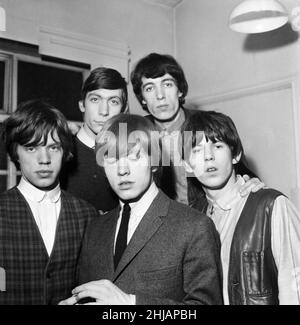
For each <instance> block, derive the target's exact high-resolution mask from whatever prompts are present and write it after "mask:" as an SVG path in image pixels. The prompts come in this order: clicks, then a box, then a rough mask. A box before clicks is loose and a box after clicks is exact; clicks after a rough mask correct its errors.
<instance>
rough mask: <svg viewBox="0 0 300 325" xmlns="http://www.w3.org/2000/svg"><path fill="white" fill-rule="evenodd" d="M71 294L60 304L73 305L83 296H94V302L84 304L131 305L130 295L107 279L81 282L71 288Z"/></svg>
mask: <svg viewBox="0 0 300 325" xmlns="http://www.w3.org/2000/svg"><path fill="white" fill-rule="evenodd" d="M72 294H73V296H72V297H70V298H68V299H66V300H63V301H61V302H60V303H59V304H60V305H74V304H77V303H78V302H79V301H80V300H81V299H83V298H87V297H90V298H94V299H95V300H96V302H91V303H87V304H85V305H132V304H133V299H132V296H131V295H129V294H127V293H125V292H123V291H122V290H121V289H119V288H118V287H117V286H116V285H114V284H113V283H112V282H111V281H109V280H98V281H92V282H88V283H85V284H82V285H80V286H78V287H76V288H75V289H74V290H72Z"/></svg>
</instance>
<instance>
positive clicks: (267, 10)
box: [229, 0, 288, 34]
mask: <svg viewBox="0 0 300 325" xmlns="http://www.w3.org/2000/svg"><path fill="white" fill-rule="evenodd" d="M287 21H288V14H287V11H286V9H285V8H284V6H283V5H282V4H281V3H280V2H279V1H277V0H245V1H243V2H242V3H241V4H239V5H238V6H237V7H236V8H235V9H234V10H233V11H232V13H231V15H230V18H229V26H230V28H231V29H232V30H234V31H236V32H239V33H246V34H253V33H264V32H268V31H270V30H273V29H276V28H279V27H281V26H282V25H284V24H285V23H286V22H287Z"/></svg>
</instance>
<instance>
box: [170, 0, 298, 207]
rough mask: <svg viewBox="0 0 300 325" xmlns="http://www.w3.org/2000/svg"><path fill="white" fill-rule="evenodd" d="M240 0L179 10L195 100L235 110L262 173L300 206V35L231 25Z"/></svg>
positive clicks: (290, 2)
mask: <svg viewBox="0 0 300 325" xmlns="http://www.w3.org/2000/svg"><path fill="white" fill-rule="evenodd" d="M240 2H241V0H226V1H224V0H213V1H212V0H201V1H199V0H186V1H183V2H182V3H181V4H180V5H179V6H178V8H177V9H176V16H175V17H176V43H177V44H176V57H177V59H178V61H179V62H180V63H181V64H182V66H183V68H184V70H185V72H186V76H187V79H188V81H189V86H190V91H189V98H188V103H189V104H190V105H191V106H193V107H200V106H202V107H204V109H216V110H218V111H222V112H224V113H226V114H228V115H230V116H232V118H233V119H234V122H235V123H236V125H237V127H238V129H239V131H240V134H241V137H242V139H243V143H244V146H245V148H246V153H247V151H248V156H250V160H251V163H252V166H253V167H254V168H255V170H256V172H258V173H259V174H260V176H261V178H262V179H263V180H264V181H265V182H266V184H267V185H268V186H270V187H275V188H277V189H279V190H281V191H283V192H284V193H285V194H287V195H288V196H290V197H291V198H292V200H293V201H294V202H295V203H296V204H297V205H298V208H300V195H299V193H300V177H299V171H300V129H299V125H300V114H299V111H300V105H299V93H300V92H299V54H300V50H299V46H300V41H299V40H298V38H299V35H298V33H296V32H294V31H293V30H292V29H291V28H290V26H288V25H286V26H285V27H283V28H281V29H278V30H275V31H272V32H269V33H263V34H256V35H245V34H239V33H236V32H233V31H231V30H230V29H229V27H228V18H229V15H230V12H231V10H232V9H233V8H234V7H235V6H236V5H238V4H239V3H240ZM281 2H282V3H284V4H285V5H286V6H287V8H288V10H291V8H293V7H294V6H300V1H298V0H281Z"/></svg>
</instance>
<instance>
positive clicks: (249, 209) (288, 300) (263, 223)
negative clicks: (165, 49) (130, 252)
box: [183, 111, 300, 305]
mask: <svg viewBox="0 0 300 325" xmlns="http://www.w3.org/2000/svg"><path fill="white" fill-rule="evenodd" d="M183 131H186V132H189V133H190V134H192V136H191V137H190V139H189V142H188V143H187V144H186V146H185V149H186V157H185V161H186V169H187V171H188V172H192V173H194V175H195V179H196V180H197V181H198V182H199V185H201V186H202V187H203V189H204V191H205V194H206V199H207V202H206V204H205V202H204V201H203V200H200V201H198V202H195V204H194V208H197V209H199V210H200V211H203V212H205V213H206V214H207V215H208V216H209V217H210V218H211V219H212V220H213V222H214V224H215V226H216V228H217V230H218V232H219V234H220V239H221V260H222V267H223V277H224V281H223V296H224V302H225V304H230V305H278V304H281V305H290V304H292V305H299V304H300V279H299V269H300V250H299V247H300V215H299V212H298V211H297V210H296V208H295V207H294V205H293V204H292V202H291V201H290V200H289V199H288V198H287V197H286V196H284V195H283V194H282V193H280V192H279V191H276V190H274V189H261V190H260V191H258V192H256V193H250V194H248V195H247V196H245V197H241V196H240V195H239V192H240V189H241V188H242V186H243V185H244V183H245V182H244V180H243V178H242V177H241V176H240V175H237V174H236V166H237V165H238V164H239V161H240V160H241V158H242V156H243V154H244V152H243V146H242V143H241V140H240V137H239V135H238V132H237V130H236V127H235V125H234V123H233V122H232V120H231V119H230V117H228V116H226V115H224V114H222V113H218V112H214V111H206V112H200V111H199V112H197V113H195V114H194V115H193V118H189V119H188V120H187V122H186V124H185V125H184V129H183Z"/></svg>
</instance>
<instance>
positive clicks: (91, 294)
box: [61, 114, 222, 305]
mask: <svg viewBox="0 0 300 325" xmlns="http://www.w3.org/2000/svg"><path fill="white" fill-rule="evenodd" d="M124 126H125V127H124ZM122 127H124V129H123V128H122ZM96 142H97V146H96V159H97V163H98V164H99V165H101V166H104V170H105V174H106V176H107V179H108V181H109V183H110V185H111V187H112V188H113V190H114V191H115V193H116V194H117V195H118V197H119V200H120V205H119V207H117V208H116V209H114V210H112V211H110V212H109V213H107V215H105V216H103V217H101V218H99V219H98V221H96V220H95V222H92V223H91V224H90V226H89V228H88V230H87V232H86V236H85V239H84V245H83V248H82V253H81V259H80V264H79V283H80V285H79V286H77V287H76V288H74V289H73V291H72V293H73V296H72V297H70V298H68V299H66V300H64V301H62V302H61V304H66V305H72V304H78V303H84V302H85V303H86V302H87V300H86V299H87V298H89V299H90V300H89V302H87V303H89V304H99V305H134V304H136V305H177V304H184V305H190V304H191V305H206V304H222V293H221V281H222V279H221V271H220V259H219V238H218V235H217V232H216V229H215V227H214V225H213V222H211V221H210V220H209V218H207V217H206V216H205V215H204V214H202V213H199V212H197V211H196V210H193V209H191V208H189V207H188V206H186V205H184V204H181V203H178V202H176V201H173V200H171V199H170V198H169V197H168V196H167V195H165V194H164V193H163V192H162V191H160V190H159V189H158V188H157V186H156V185H155V182H154V180H153V176H154V173H156V172H157V169H158V166H159V162H160V149H159V148H160V144H159V137H158V132H155V128H154V126H153V124H152V123H151V122H150V121H149V120H147V119H146V118H144V117H142V116H138V115H127V114H120V115H117V116H115V117H112V118H111V119H110V120H109V121H108V122H107V123H106V124H105V125H104V127H103V130H102V131H101V132H100V133H99V135H98V137H97V141H96Z"/></svg>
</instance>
